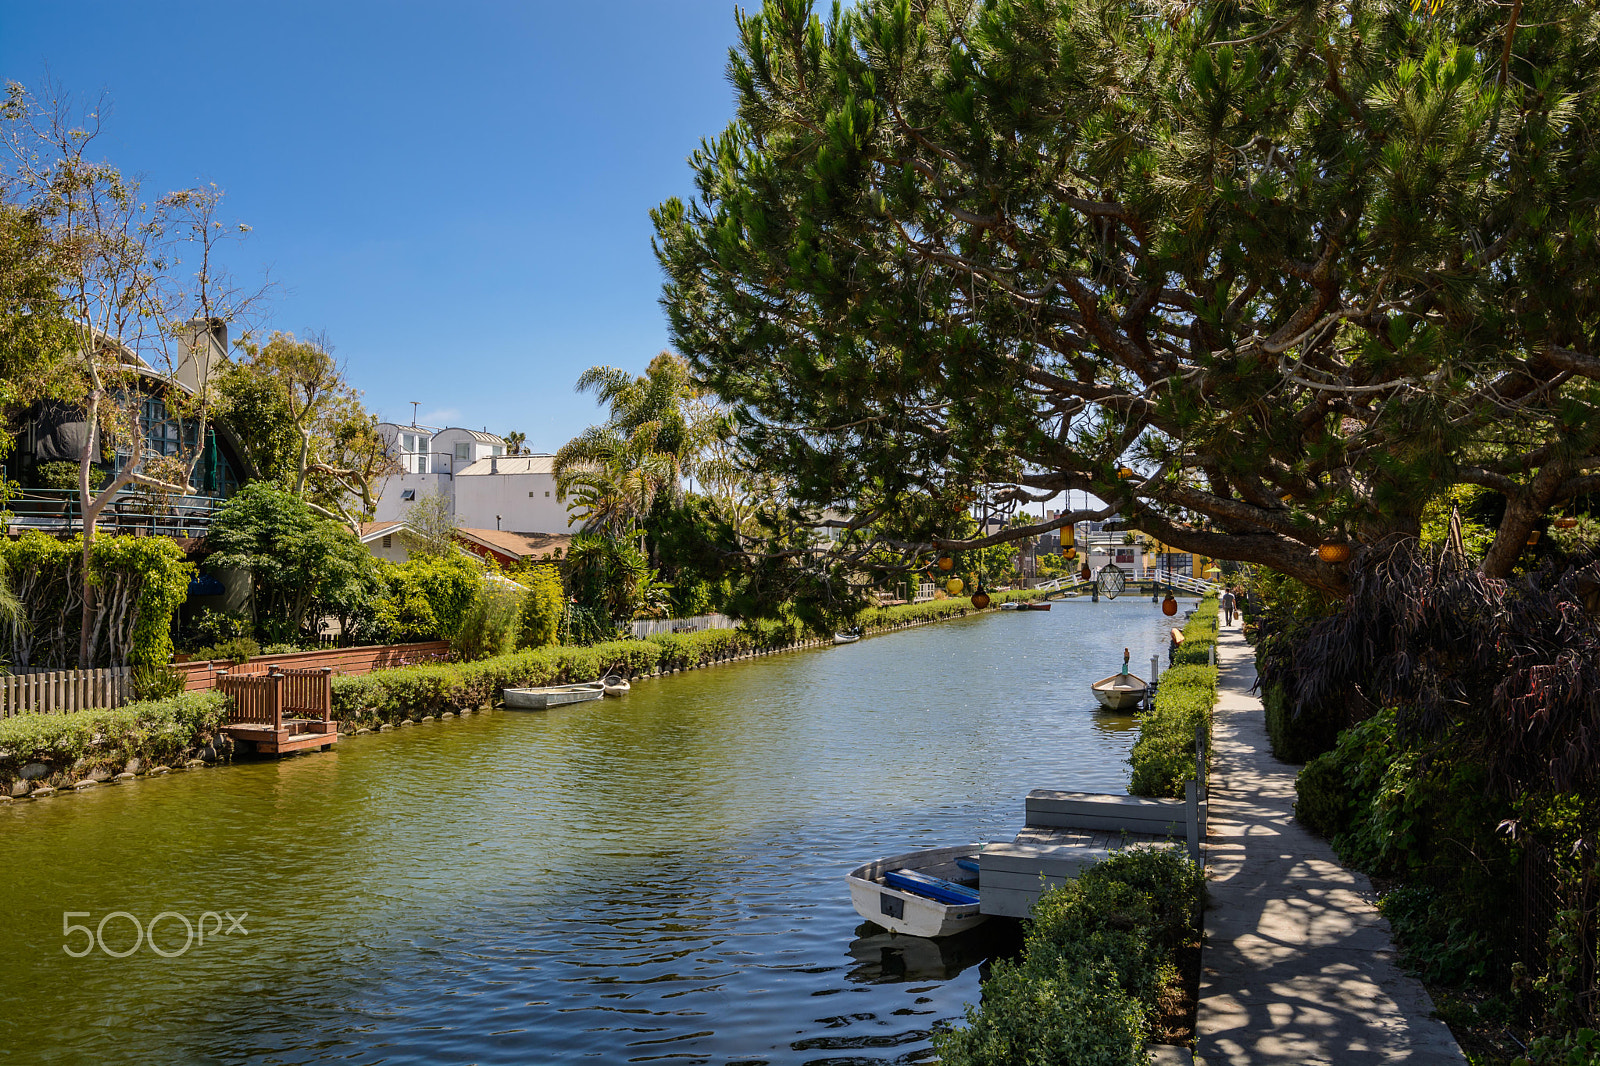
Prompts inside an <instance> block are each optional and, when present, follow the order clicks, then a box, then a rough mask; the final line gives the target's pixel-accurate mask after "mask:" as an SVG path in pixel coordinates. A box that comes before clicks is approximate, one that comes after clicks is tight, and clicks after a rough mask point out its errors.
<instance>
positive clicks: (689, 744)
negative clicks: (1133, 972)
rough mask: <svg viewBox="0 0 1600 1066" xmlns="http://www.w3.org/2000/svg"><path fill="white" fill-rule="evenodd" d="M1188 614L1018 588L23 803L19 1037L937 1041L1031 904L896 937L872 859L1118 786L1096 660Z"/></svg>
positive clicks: (346, 1045) (0, 953) (209, 1058)
mask: <svg viewBox="0 0 1600 1066" xmlns="http://www.w3.org/2000/svg"><path fill="white" fill-rule="evenodd" d="M1170 625H1171V621H1170V620H1168V619H1166V618H1165V617H1164V616H1163V615H1162V614H1161V613H1160V611H1159V609H1157V608H1156V607H1154V606H1153V605H1151V604H1150V603H1149V601H1148V600H1145V601H1139V600H1132V601H1130V600H1128V599H1123V600H1119V601H1117V602H1114V603H1106V602H1102V603H1099V604H1091V603H1088V602H1077V601H1074V602H1065V603H1059V604H1057V605H1056V607H1055V609H1054V610H1053V611H1051V612H1050V613H1049V614H1045V613H1040V612H1017V613H1012V612H1005V613H991V614H987V615H982V616H978V617H972V618H966V619H959V620H953V621H949V622H942V623H939V624H937V625H930V626H925V627H921V628H917V629H911V630H906V631H902V632H899V633H893V634H888V635H885V636H881V637H874V638H871V639H869V640H865V641H862V642H860V643H858V644H854V645H848V646H844V647H838V648H832V647H830V648H827V649H822V650H816V651H808V652H801V653H795V654H789V655H782V656H773V657H770V658H765V659H759V660H755V661H752V662H746V663H738V664H732V665H728V666H722V667H717V668H714V669H710V670H703V671H695V672H691V673H688V674H683V675H678V676H675V677H668V678H663V679H660V680H656V681H645V682H641V683H639V684H637V685H635V687H634V690H633V693H632V694H631V695H629V696H627V697H626V698H624V699H622V700H605V701H603V702H592V703H587V704H581V705H576V706H572V707H566V708H561V709H558V710H555V711H550V712H544V713H528V714H520V713H515V712H504V711H498V712H494V713H492V714H482V715H476V716H472V717H467V718H463V719H460V720H455V721H446V722H439V723H426V724H423V725H420V726H418V727H416V728H412V729H406V730H398V731H396V732H394V733H387V734H379V735H373V736H361V737H349V738H345V739H343V740H341V741H340V743H339V745H338V747H337V748H336V749H335V750H334V751H332V752H329V753H323V754H312V755H304V756H299V757H295V758H290V759H286V760H283V761H279V762H256V763H247V764H240V765H236V766H232V767H227V768H222V769H213V770H205V771H199V772H193V773H180V774H171V775H168V776H166V777H164V778H156V779H150V780H140V781H137V782H133V783H130V784H125V785H116V786H106V787H101V788H98V789H93V790H90V791H88V792H86V793H83V794H73V795H65V796H59V797H56V798H53V799H49V800H40V801H33V802H20V803H17V804H14V805H12V806H10V807H0V1056H4V1055H5V1054H7V1053H9V1055H10V1056H12V1057H13V1059H14V1061H19V1062H30V1063H33V1062H37V1063H47V1062H89V1061H118V1062H134V1061H138V1062H162V1063H233V1062H264V1063H309V1062H324V1061H337V1062H342V1063H430V1064H431V1063H484V1064H487V1063H517V1064H527V1063H542V1062H577V1061H596V1062H606V1063H621V1062H630V1063H631V1062H640V1063H654V1062H664V1063H674V1064H677V1063H714V1064H718V1066H734V1064H741V1066H754V1064H758V1063H765V1064H774V1066H776V1064H780V1063H782V1064H802V1063H804V1064H822V1063H828V1064H857V1063H903V1062H904V1063H909V1062H924V1061H928V1060H929V1059H931V1057H932V1056H931V1052H930V1050H929V1043H928V1042H929V1034H930V1032H931V1031H932V1030H933V1028H934V1027H935V1026H936V1025H938V1024H940V1023H948V1022H950V1021H952V1020H957V1019H959V1018H960V1016H961V1014H962V1009H963V1005H964V1004H965V1003H969V1002H976V1001H977V999H978V987H979V975H980V971H981V970H982V969H983V967H982V965H981V964H982V962H983V961H984V960H985V959H986V958H987V957H988V956H990V955H991V954H993V953H994V952H996V951H1004V950H1007V949H1008V947H1009V946H1010V941H1009V940H1008V938H1007V937H1005V936H1004V935H1002V933H1003V930H995V929H994V927H999V926H1003V925H1005V924H1006V923H1002V922H990V923H988V925H986V926H984V927H980V929H978V930H976V931H974V932H973V933H971V934H968V935H966V936H964V937H962V938H960V939H958V940H956V941H954V942H949V943H947V942H939V943H935V942H929V941H915V940H909V939H907V938H890V937H888V936H887V935H885V934H882V933H879V932H876V931H875V930H874V928H873V927H871V926H865V925H863V923H862V922H861V920H860V919H859V918H858V917H857V916H856V914H855V913H854V911H853V910H852V909H851V907H850V901H849V894H848V892H847V890H846V888H845V884H844V880H843V878H844V874H845V873H846V872H847V871H848V870H849V869H850V868H851V867H853V866H855V865H857V864H858V863H861V862H863V861H866V860H867V859H871V858H874V857H878V856H882V855H887V854H893V853H895V852H901V851H909V850H912V849H914V848H921V847H933V846H939V845H946V844H957V843H964V842H966V841H969V840H982V839H991V838H1002V837H1006V838H1008V837H1009V836H1010V835H1012V834H1013V833H1014V832H1015V831H1016V830H1017V828H1019V826H1020V823H1021V818H1022V798H1023V796H1024V795H1025V794H1026V793H1027V791H1028V790H1029V789H1031V788H1038V787H1054V788H1067V789H1079V790H1085V791H1107V792H1121V791H1124V790H1125V787H1126V783H1127V777H1128V767H1127V766H1126V763H1125V760H1126V758H1127V754H1128V749H1129V747H1130V745H1131V744H1132V741H1133V739H1134V736H1135V734H1136V731H1137V725H1136V722H1135V720H1134V719H1132V718H1128V717H1120V716H1111V715H1107V714H1106V713H1104V712H1102V711H1099V710H1097V709H1096V706H1095V704H1094V701H1093V699H1092V698H1091V697H1090V694H1089V691H1088V686H1089V683H1090V682H1091V681H1093V680H1095V679H1097V678H1099V677H1103V676H1104V675H1106V674H1109V673H1112V672H1113V671H1115V670H1116V669H1117V668H1118V667H1119V666H1120V663H1121V659H1122V649H1123V648H1124V647H1128V648H1131V649H1132V654H1133V664H1134V668H1135V672H1139V673H1143V672H1145V671H1147V670H1148V668H1149V659H1150V656H1151V655H1152V654H1156V653H1158V652H1159V653H1162V654H1163V658H1164V649H1165V634H1166V632H1167V629H1168V628H1169V627H1170ZM119 912H120V913H119ZM158 916H160V917H159V920H156V921H154V922H152V920H153V919H157V918H158ZM185 922H187V923H188V924H189V926H197V934H196V937H194V938H191V937H189V936H188V933H187V930H186V926H185ZM152 924H153V925H154V931H153V933H151V934H150V935H148V936H147V935H145V934H146V932H147V931H149V930H150V928H151V926H152ZM69 926H81V927H84V928H86V929H87V932H86V931H84V929H72V930H70V931H67V930H68V927H69ZM96 930H98V934H99V935H98V940H96V939H94V935H95V932H96ZM201 934H203V941H202V940H200V939H199V936H200V935H201ZM136 937H138V938H142V939H136ZM186 944H187V947H186V946H185V945H186ZM86 947H87V948H88V950H87V953H84V954H83V956H82V957H74V955H75V954H76V953H81V952H84V949H85V948H86ZM130 949H131V950H130ZM113 954H115V955H120V956H123V957H113Z"/></svg>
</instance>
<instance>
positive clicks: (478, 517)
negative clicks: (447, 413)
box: [373, 422, 576, 534]
mask: <svg viewBox="0 0 1600 1066" xmlns="http://www.w3.org/2000/svg"><path fill="white" fill-rule="evenodd" d="M378 432H379V433H381V434H382V435H383V438H384V440H385V441H386V442H387V443H388V444H389V447H390V448H391V449H392V454H393V455H394V457H395V459H396V460H397V461H398V462H399V464H400V468H401V472H400V473H398V474H395V475H394V476H392V477H389V478H387V479H385V481H384V483H383V485H382V487H381V490H380V493H379V497H378V506H377V513H376V514H375V515H374V516H373V517H374V519H375V520H376V521H378V522H380V523H381V522H402V521H404V520H405V518H406V512H407V510H408V509H409V508H410V507H411V505H412V504H414V503H416V502H417V500H419V499H421V498H422V497H424V496H428V495H433V494H439V495H442V496H443V497H444V498H445V499H446V500H447V501H449V504H450V514H451V516H452V517H453V518H454V519H455V524H456V525H457V526H458V527H461V528H465V529H489V530H508V531H514V532H518V533H551V534H566V533H569V532H573V531H574V530H575V528H576V527H573V528H569V527H568V526H567V508H566V505H565V504H563V503H562V502H561V501H560V499H558V498H557V495H556V478H555V474H554V473H553V472H552V470H551V467H552V464H553V463H554V461H555V456H553V455H507V454H506V442H505V441H504V440H502V439H501V438H499V437H497V436H495V435H494V434H492V433H481V432H479V431H477V430H472V429H462V428H461V427H459V426H452V427H451V428H449V429H438V428H435V427H433V426H417V425H410V426H405V425H397V424H395V423H392V422H381V423H379V425H378Z"/></svg>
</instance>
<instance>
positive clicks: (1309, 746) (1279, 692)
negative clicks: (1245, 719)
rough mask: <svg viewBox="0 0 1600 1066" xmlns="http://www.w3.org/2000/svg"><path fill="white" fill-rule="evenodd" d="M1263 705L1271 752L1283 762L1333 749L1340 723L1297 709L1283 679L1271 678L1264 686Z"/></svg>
mask: <svg viewBox="0 0 1600 1066" xmlns="http://www.w3.org/2000/svg"><path fill="white" fill-rule="evenodd" d="M1261 706H1262V707H1263V708H1264V710H1265V713H1266V716H1267V737H1268V739H1269V740H1270V741H1271V742H1272V754H1273V755H1275V756H1277V757H1278V758H1279V759H1281V760H1283V761H1284V762H1289V763H1305V762H1309V761H1311V760H1312V759H1315V758H1316V757H1317V756H1318V755H1321V754H1322V753H1323V752H1325V751H1328V750H1330V749H1332V747H1333V745H1334V742H1335V741H1336V740H1337V739H1338V735H1339V733H1338V726H1337V724H1336V723H1335V722H1334V721H1333V720H1332V719H1331V718H1329V717H1328V716H1326V715H1319V714H1299V713H1297V708H1295V707H1294V706H1293V704H1292V702H1291V700H1290V698H1289V689H1288V686H1287V685H1285V684H1283V683H1282V682H1279V681H1273V682H1268V683H1267V684H1265V685H1264V686H1263V688H1262V693H1261Z"/></svg>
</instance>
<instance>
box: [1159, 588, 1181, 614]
mask: <svg viewBox="0 0 1600 1066" xmlns="http://www.w3.org/2000/svg"><path fill="white" fill-rule="evenodd" d="M1161 613H1162V614H1164V615H1166V616H1167V617H1168V618H1171V617H1172V616H1173V615H1175V614H1177V613H1178V601H1177V599H1176V598H1174V596H1173V595H1172V593H1171V592H1168V593H1167V598H1166V599H1164V600H1162V601H1161Z"/></svg>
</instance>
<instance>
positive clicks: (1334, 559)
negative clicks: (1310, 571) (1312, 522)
mask: <svg viewBox="0 0 1600 1066" xmlns="http://www.w3.org/2000/svg"><path fill="white" fill-rule="evenodd" d="M1317 558H1318V559H1321V560H1322V561H1323V562H1325V563H1343V562H1348V561H1349V559H1350V545H1348V544H1337V543H1334V542H1333V541H1329V542H1328V543H1327V544H1319V545H1317Z"/></svg>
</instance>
